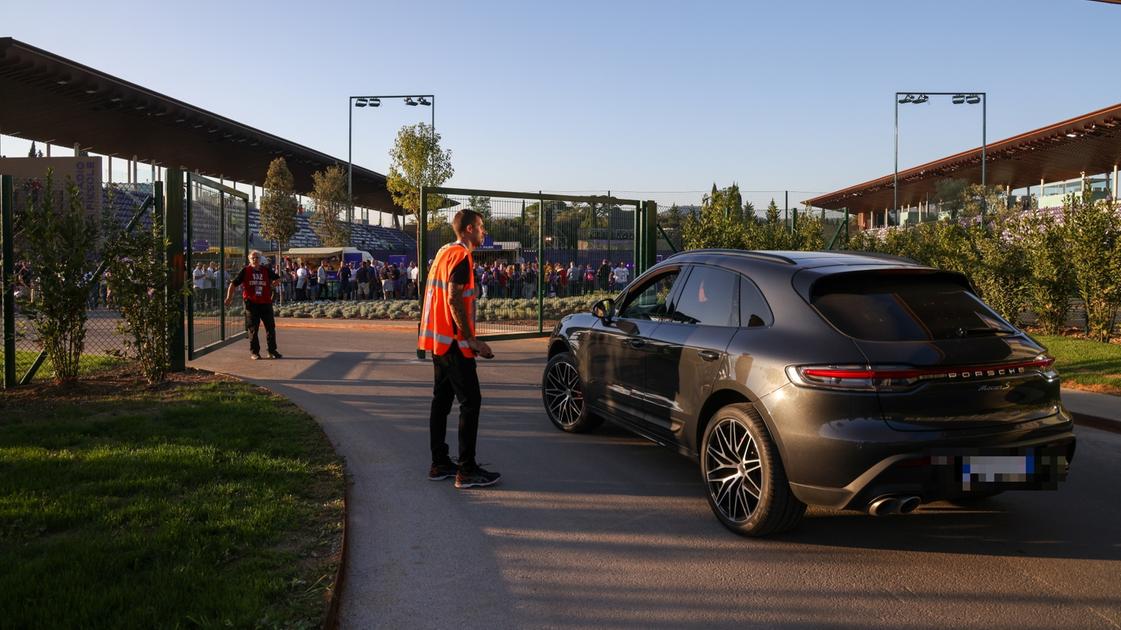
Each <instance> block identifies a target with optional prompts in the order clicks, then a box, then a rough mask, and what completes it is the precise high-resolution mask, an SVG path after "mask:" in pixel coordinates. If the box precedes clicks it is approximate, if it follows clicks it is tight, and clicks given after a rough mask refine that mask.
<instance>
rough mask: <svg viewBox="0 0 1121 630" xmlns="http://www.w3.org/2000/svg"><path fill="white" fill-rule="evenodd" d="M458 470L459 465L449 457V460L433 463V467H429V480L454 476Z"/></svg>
mask: <svg viewBox="0 0 1121 630" xmlns="http://www.w3.org/2000/svg"><path fill="white" fill-rule="evenodd" d="M458 472H459V466H457V465H456V463H455V462H453V461H451V460H450V459H449V460H448V461H446V462H443V463H440V464H432V467H431V468H429V469H428V480H429V481H440V480H441V479H447V478H449V477H454V476H456V473H458Z"/></svg>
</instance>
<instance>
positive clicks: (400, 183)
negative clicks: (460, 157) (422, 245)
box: [386, 123, 455, 217]
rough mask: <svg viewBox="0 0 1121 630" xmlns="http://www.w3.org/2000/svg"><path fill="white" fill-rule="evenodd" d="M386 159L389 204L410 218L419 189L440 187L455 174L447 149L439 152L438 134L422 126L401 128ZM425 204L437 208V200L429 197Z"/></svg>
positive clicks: (416, 204)
mask: <svg viewBox="0 0 1121 630" xmlns="http://www.w3.org/2000/svg"><path fill="white" fill-rule="evenodd" d="M389 158H390V164H389V173H388V174H387V175H386V188H388V189H389V193H390V195H392V197H393V203H395V204H397V205H398V206H400V207H401V208H404V209H405V210H406V211H407V212H409V213H410V214H412V215H413V216H414V217H415V216H416V214H417V212H418V211H419V210H420V188H421V187H422V186H423V187H425V188H427V187H430V186H440V185H441V184H443V183H444V182H446V181H448V180H449V179H451V177H452V175H454V174H455V169H453V168H452V152H451V150H447V151H445V150H443V149H441V148H440V134H438V133H436V130H435V129H433V128H432V126H431V125H426V124H424V123H418V124H416V125H405V126H404V127H402V128H401V130H400V131H398V132H397V140H396V142H394V143H393V148H392V149H390V151H389ZM428 202H429V206H430V207H432V208H438V207H439V203H440V199H439V197H438V196H436V195H430V196H429V198H428Z"/></svg>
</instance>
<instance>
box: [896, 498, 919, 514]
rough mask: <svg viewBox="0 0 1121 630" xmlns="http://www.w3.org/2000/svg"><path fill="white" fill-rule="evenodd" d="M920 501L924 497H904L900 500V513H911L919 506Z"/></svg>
mask: <svg viewBox="0 0 1121 630" xmlns="http://www.w3.org/2000/svg"><path fill="white" fill-rule="evenodd" d="M920 503H922V499H920V498H919V497H903V498H902V499H900V500H899V513H900V514H910V513H911V512H914V511H915V508H917V507H919V504H920Z"/></svg>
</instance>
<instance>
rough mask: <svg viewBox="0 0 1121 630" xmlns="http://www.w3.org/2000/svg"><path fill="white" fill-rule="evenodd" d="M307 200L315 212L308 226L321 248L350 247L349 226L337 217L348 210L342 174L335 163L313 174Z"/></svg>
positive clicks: (347, 198) (343, 175) (344, 173)
mask: <svg viewBox="0 0 1121 630" xmlns="http://www.w3.org/2000/svg"><path fill="white" fill-rule="evenodd" d="M311 179H312V182H313V186H312V191H311V199H312V202H313V203H314V205H315V210H314V211H313V212H312V213H311V216H309V217H308V223H309V224H310V225H311V229H312V231H313V232H315V235H316V236H318V237H319V242H320V243H321V244H322V245H323V246H324V247H345V246H346V245H349V244H350V230H349V227H350V226H349V225H347V224H345V223H343V222H342V221H341V220H340V219H339V215H341V214H342V213H343V212H345V211H346V210H347V208H349V207H350V199H349V197H348V195H347V192H346V172H345V171H344V170H343V169H342V167H340V166H339V165H338V164H333V165H331V166H328V167H327V169H326V170H324V171H319V172H316V173H313V174H312V176H311Z"/></svg>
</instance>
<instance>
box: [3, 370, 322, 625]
mask: <svg viewBox="0 0 1121 630" xmlns="http://www.w3.org/2000/svg"><path fill="white" fill-rule="evenodd" d="M104 374H105V375H104V376H101V377H94V378H92V379H87V380H84V381H82V382H80V383H79V384H78V385H77V386H76V387H74V388H70V389H67V390H61V389H58V388H55V387H54V386H52V385H44V386H41V387H40V386H32V387H28V388H21V389H19V390H16V391H14V392H8V393H4V394H0V558H2V559H3V561H0V593H3V596H0V620H2V621H0V626H4V627H12V628H38V627H67V628H77V627H82V628H152V627H193V626H223V627H227V626H228V627H253V626H262V627H297V628H304V627H307V628H312V627H318V626H319V624H320V623H321V622H322V619H323V613H324V601H325V595H326V590H327V589H328V587H329V586H330V584H331V580H332V578H333V576H334V572H335V571H336V569H337V567H338V552H339V549H338V545H339V542H340V534H341V527H342V519H343V492H344V478H343V468H342V463H341V461H340V459H339V458H338V456H337V455H335V454H334V452H333V451H332V449H331V447H330V445H329V443H328V442H327V440H326V438H325V436H324V435H323V433H322V431H321V430H320V428H319V426H318V425H317V424H316V423H315V421H314V420H313V419H312V418H311V417H310V416H308V415H307V414H305V413H303V412H302V411H300V410H299V409H298V408H296V407H295V406H294V405H292V404H291V403H288V402H287V401H285V400H284V399H282V398H279V397H276V396H273V395H271V394H268V393H267V392H265V391H264V390H261V389H259V388H256V387H253V386H250V385H248V384H244V383H240V382H234V381H231V380H225V379H221V378H218V377H213V376H209V375H202V374H200V373H193V374H187V375H183V376H177V377H175V380H174V381H173V382H171V383H169V384H167V385H164V386H160V387H156V388H149V387H146V386H143V385H142V384H141V383H139V382H138V381H137V380H136V378H135V376H130V377H125V376H122V375H121V373H120V370H116V371H112V372H106V373H104Z"/></svg>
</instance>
